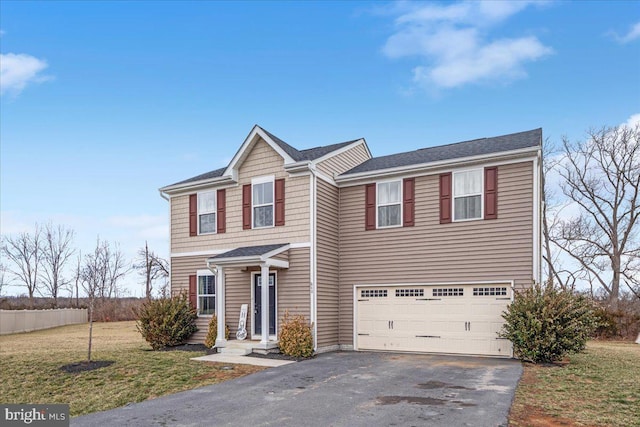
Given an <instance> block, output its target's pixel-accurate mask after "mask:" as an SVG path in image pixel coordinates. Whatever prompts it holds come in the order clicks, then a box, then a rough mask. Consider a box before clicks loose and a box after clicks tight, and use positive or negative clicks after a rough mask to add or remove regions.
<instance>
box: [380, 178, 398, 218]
mask: <svg viewBox="0 0 640 427" xmlns="http://www.w3.org/2000/svg"><path fill="white" fill-rule="evenodd" d="M389 183H398V186H399V187H400V191H399V197H400V200H399V201H398V202H397V203H384V204H380V184H389ZM402 183H403V179H402V178H400V179H387V180H384V181H377V182H376V229H385V228H398V227H402V219H403V218H404V217H403V215H404V212H403V210H404V199H403V196H404V194H403V193H404V190H403V188H402V187H403V185H402ZM395 205H400V222H399V223H398V224H393V225H380V220H379V215H378V212H379V208H380V207H384V206H395Z"/></svg>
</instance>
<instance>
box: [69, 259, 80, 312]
mask: <svg viewBox="0 0 640 427" xmlns="http://www.w3.org/2000/svg"><path fill="white" fill-rule="evenodd" d="M73 274H74V282H75V289H76V308H79V307H80V283H82V251H78V256H77V258H76V266H75V267H74V269H73ZM71 297H73V295H71Z"/></svg>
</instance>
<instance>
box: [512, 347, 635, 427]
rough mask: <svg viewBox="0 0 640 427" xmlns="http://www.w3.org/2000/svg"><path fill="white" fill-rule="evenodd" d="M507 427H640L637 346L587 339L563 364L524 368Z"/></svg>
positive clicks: (527, 365)
mask: <svg viewBox="0 0 640 427" xmlns="http://www.w3.org/2000/svg"><path fill="white" fill-rule="evenodd" d="M510 425H512V426H538V425H540V426H542V425H545V426H549V425H565V426H566V425H569V426H620V427H631V426H640V345H638V344H634V343H629V342H608V341H591V342H589V343H588V345H587V349H586V351H585V352H584V353H581V354H576V355H572V356H570V357H569V361H568V363H566V364H560V365H558V366H537V365H531V364H525V373H524V375H523V378H522V380H521V381H520V384H519V386H518V389H517V391H516V399H515V402H514V404H513V407H512V409H511V417H510Z"/></svg>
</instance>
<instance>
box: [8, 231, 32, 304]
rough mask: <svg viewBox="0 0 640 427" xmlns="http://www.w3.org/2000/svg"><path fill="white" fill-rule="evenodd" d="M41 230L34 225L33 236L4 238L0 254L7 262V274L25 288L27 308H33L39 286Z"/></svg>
mask: <svg viewBox="0 0 640 427" xmlns="http://www.w3.org/2000/svg"><path fill="white" fill-rule="evenodd" d="M41 237H42V230H41V229H40V227H39V226H38V224H36V226H35V231H34V232H33V234H31V233H27V232H23V233H20V234H18V235H16V236H5V237H4V238H3V242H2V248H1V250H2V254H3V255H4V256H5V257H6V258H7V260H8V261H9V265H8V266H7V272H9V274H10V275H11V276H13V278H15V279H16V280H17V281H18V282H20V284H21V285H22V286H24V287H26V288H27V292H28V295H29V306H30V307H31V308H33V296H34V294H35V293H36V291H38V290H39V286H40V282H39V279H40V275H39V272H38V269H39V268H40V266H41V264H42V241H41Z"/></svg>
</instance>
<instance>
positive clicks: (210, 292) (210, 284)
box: [198, 273, 216, 315]
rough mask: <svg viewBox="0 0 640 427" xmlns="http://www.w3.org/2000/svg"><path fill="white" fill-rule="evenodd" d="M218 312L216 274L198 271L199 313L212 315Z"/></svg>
mask: <svg viewBox="0 0 640 427" xmlns="http://www.w3.org/2000/svg"><path fill="white" fill-rule="evenodd" d="M215 312H216V276H214V275H212V274H200V273H198V314H199V315H212V314H215Z"/></svg>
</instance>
